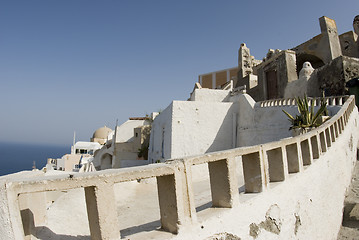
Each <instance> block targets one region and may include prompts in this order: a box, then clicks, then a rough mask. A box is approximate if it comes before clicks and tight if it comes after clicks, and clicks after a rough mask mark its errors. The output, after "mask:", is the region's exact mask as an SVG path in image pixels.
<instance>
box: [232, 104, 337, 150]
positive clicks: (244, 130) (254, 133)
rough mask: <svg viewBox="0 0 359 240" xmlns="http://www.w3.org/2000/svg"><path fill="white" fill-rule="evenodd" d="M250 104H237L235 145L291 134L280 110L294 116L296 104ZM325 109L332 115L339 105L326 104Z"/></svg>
mask: <svg viewBox="0 0 359 240" xmlns="http://www.w3.org/2000/svg"><path fill="white" fill-rule="evenodd" d="M251 105H252V106H253V102H252V103H251V104H248V106H247V107H245V106H246V104H245V102H244V101H243V102H242V104H240V105H239V106H240V109H239V110H240V111H239V114H238V115H239V117H238V126H237V147H244V146H252V145H257V144H264V143H268V142H272V141H278V140H280V139H283V138H287V137H291V136H292V132H291V131H290V130H289V127H290V122H289V121H288V118H287V116H286V115H285V114H284V113H283V111H282V110H285V111H287V112H288V113H289V114H291V115H292V116H295V115H297V114H299V113H298V108H297V106H278V107H270V108H266V107H260V106H259V103H256V104H255V105H254V106H253V107H252V108H251V107H250V106H251ZM318 108H319V107H318V106H316V107H315V108H314V111H317V110H318ZM327 109H328V112H329V115H330V116H333V115H335V114H336V113H337V112H338V111H339V109H340V107H339V106H327ZM243 110H245V111H243Z"/></svg>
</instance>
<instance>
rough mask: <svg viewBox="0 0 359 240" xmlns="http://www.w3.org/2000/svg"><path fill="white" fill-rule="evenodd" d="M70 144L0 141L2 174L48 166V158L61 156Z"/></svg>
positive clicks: (68, 151) (0, 169) (0, 171)
mask: <svg viewBox="0 0 359 240" xmlns="http://www.w3.org/2000/svg"><path fill="white" fill-rule="evenodd" d="M70 149H71V148H70V146H65V145H64V146H61V145H60V146H56V145H46V144H28V143H7V142H0V176H3V175H7V174H10V173H16V172H19V171H24V170H32V166H33V165H34V164H35V166H36V168H37V169H42V168H43V167H45V166H46V163H47V159H48V158H61V157H62V156H63V155H64V154H66V153H70Z"/></svg>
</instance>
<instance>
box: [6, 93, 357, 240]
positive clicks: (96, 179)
mask: <svg viewBox="0 0 359 240" xmlns="http://www.w3.org/2000/svg"><path fill="white" fill-rule="evenodd" d="M325 99H326V101H327V102H328V104H329V105H340V104H342V103H344V104H343V106H342V108H341V109H340V110H339V112H338V113H337V114H336V115H335V116H333V117H332V118H331V119H329V120H328V121H326V122H325V123H324V124H322V125H321V126H320V127H318V128H316V129H314V130H312V131H310V132H308V133H306V134H303V135H300V136H297V137H290V138H286V139H282V140H280V141H276V142H270V143H266V144H262V145H256V146H251V147H242V148H236V149H230V150H225V151H220V152H213V153H209V154H204V155H200V156H194V157H186V158H183V159H176V160H169V161H168V162H167V163H159V164H151V165H147V166H142V167H135V168H129V169H111V170H104V171H100V172H94V173H82V174H78V173H76V174H70V175H68V177H64V176H60V177H39V178H37V179H31V180H25V181H12V182H9V183H7V184H6V188H7V196H8V203H9V213H10V219H11V222H12V230H13V232H14V239H22V238H23V226H22V222H21V216H20V209H19V204H18V202H19V196H20V195H21V194H26V193H36V192H46V191H55V190H56V191H59V190H67V189H73V188H84V189H85V198H86V205H87V215H88V221H89V227H90V233H91V239H115V238H119V237H120V236H119V235H120V234H119V229H118V220H117V212H116V206H115V197H114V191H113V185H114V184H115V183H119V182H128V181H133V180H136V179H145V178H152V177H156V179H157V189H158V198H159V208H160V217H161V225H162V228H163V229H164V230H166V231H169V232H172V233H177V232H178V230H179V228H181V227H182V226H186V225H188V224H192V223H195V222H196V221H197V213H196V209H195V204H194V191H193V184H192V174H191V169H192V166H194V165H198V164H205V163H207V164H208V169H209V177H210V185H211V193H212V194H211V195H212V204H213V206H214V207H222V208H232V207H234V206H235V205H236V204H239V200H238V198H239V191H238V181H237V177H238V176H237V175H236V171H235V169H236V164H237V163H238V161H242V163H243V174H244V183H245V192H246V193H259V192H262V191H265V190H266V189H268V186H269V183H270V182H280V181H284V180H286V179H287V178H288V176H289V174H291V173H298V172H301V171H303V170H304V166H308V165H311V164H312V162H313V161H314V160H315V159H318V158H319V157H320V156H321V154H323V153H325V152H326V151H328V148H329V147H331V146H332V144H333V143H334V142H335V141H336V139H337V138H338V137H339V136H340V135H341V134H342V133H343V131H344V129H345V127H346V125H347V123H348V121H349V117H350V115H351V113H352V111H353V109H354V108H355V101H354V96H344V97H329V98H325ZM310 101H315V103H316V104H320V98H317V99H311V100H310ZM294 104H295V101H294V99H287V100H285V99H281V100H271V101H264V102H261V103H260V106H262V107H269V106H287V105H294ZM12 203H14V204H12Z"/></svg>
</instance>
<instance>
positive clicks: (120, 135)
mask: <svg viewBox="0 0 359 240" xmlns="http://www.w3.org/2000/svg"><path fill="white" fill-rule="evenodd" d="M145 122H146V121H145V120H127V121H126V122H124V123H123V124H121V125H120V126H118V127H117V134H116V142H117V143H118V142H128V141H131V140H132V138H133V134H134V132H133V129H134V128H136V127H140V126H143V125H146V123H145Z"/></svg>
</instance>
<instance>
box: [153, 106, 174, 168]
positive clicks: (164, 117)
mask: <svg viewBox="0 0 359 240" xmlns="http://www.w3.org/2000/svg"><path fill="white" fill-rule="evenodd" d="M172 105H173V103H171V104H170V105H169V106H168V107H167V108H166V109H165V110H163V111H162V112H161V114H159V115H158V116H157V117H156V118H155V120H154V121H153V123H152V129H151V135H150V146H149V148H148V160H149V163H153V162H156V161H158V160H163V159H169V158H170V157H171V148H170V146H171V132H172Z"/></svg>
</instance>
